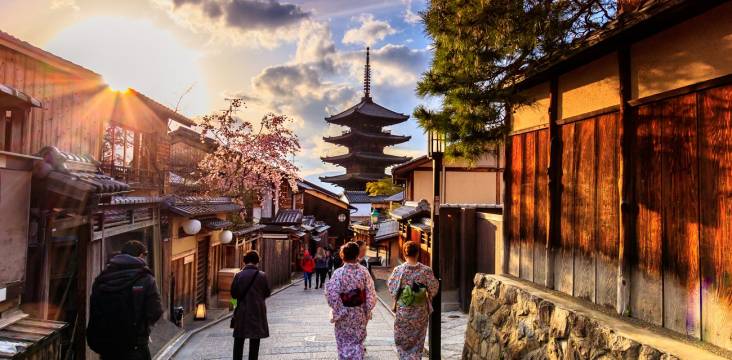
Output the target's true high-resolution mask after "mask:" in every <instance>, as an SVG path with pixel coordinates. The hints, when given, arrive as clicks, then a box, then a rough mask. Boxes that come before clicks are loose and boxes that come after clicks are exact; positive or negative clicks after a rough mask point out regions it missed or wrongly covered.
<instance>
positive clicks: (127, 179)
mask: <svg viewBox="0 0 732 360" xmlns="http://www.w3.org/2000/svg"><path fill="white" fill-rule="evenodd" d="M100 168H101V169H102V171H104V173H105V174H107V175H109V176H111V177H113V178H114V179H115V180H118V181H122V182H124V183H127V184H129V185H130V186H131V187H132V188H133V189H158V188H161V187H162V186H163V184H164V180H165V173H164V172H162V171H161V172H159V171H155V170H150V169H139V168H135V167H131V166H119V165H112V164H109V163H103V164H101V166H100Z"/></svg>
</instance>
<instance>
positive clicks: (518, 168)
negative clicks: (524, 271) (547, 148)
mask: <svg viewBox="0 0 732 360" xmlns="http://www.w3.org/2000/svg"><path fill="white" fill-rule="evenodd" d="M509 141H511V143H512V146H511V169H510V170H509V171H511V172H512V176H511V178H512V181H511V184H510V185H509V186H510V189H511V224H510V226H511V229H510V230H509V235H510V237H509V239H510V249H509V253H510V257H509V263H508V273H509V274H511V275H513V276H519V271H520V267H519V266H520V262H521V243H520V239H521V235H520V230H521V227H522V226H523V225H522V224H521V217H520V214H521V179H522V172H523V171H522V170H523V161H522V160H523V152H524V151H523V144H524V137H523V136H513V137H511V139H510V140H509Z"/></svg>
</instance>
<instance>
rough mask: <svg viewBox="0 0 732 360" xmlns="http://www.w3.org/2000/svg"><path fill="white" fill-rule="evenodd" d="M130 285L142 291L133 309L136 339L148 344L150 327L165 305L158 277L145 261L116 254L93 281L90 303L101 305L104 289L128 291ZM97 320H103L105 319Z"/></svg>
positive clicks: (135, 290) (157, 318)
mask: <svg viewBox="0 0 732 360" xmlns="http://www.w3.org/2000/svg"><path fill="white" fill-rule="evenodd" d="M130 287H132V288H133V294H135V293H136V294H139V296H134V297H133V301H134V304H133V308H134V309H135V317H136V318H137V319H135V321H134V322H135V324H137V325H136V333H137V339H135V342H137V343H139V344H144V345H146V344H147V343H148V338H149V336H150V326H151V325H153V324H155V322H157V321H158V320H159V319H160V316H161V315H162V314H163V306H162V304H161V302H160V293H158V287H157V286H156V285H155V278H154V277H153V274H152V272H151V271H150V269H149V268H148V267H147V264H146V263H145V260H142V259H140V258H137V257H134V256H130V255H127V254H120V255H116V256H114V257H113V258H112V259H111V260H110V261H109V263H108V264H107V267H106V268H105V269H104V271H102V272H101V274H99V276H97V278H96V279H95V280H94V284H93V286H92V296H91V301H90V306H91V307H96V306H100V305H99V304H97V302H98V300H97V297H98V296H99V294H101V293H103V292H116V291H129V290H127V289H129V288H130ZM137 289H139V292H137V291H138V290H137ZM98 320H101V321H104V319H98Z"/></svg>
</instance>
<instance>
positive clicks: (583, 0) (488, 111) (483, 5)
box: [414, 0, 617, 159]
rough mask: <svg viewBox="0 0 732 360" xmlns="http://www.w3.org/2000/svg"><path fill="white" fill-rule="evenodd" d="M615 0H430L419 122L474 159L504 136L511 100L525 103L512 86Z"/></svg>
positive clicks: (598, 19)
mask: <svg viewBox="0 0 732 360" xmlns="http://www.w3.org/2000/svg"><path fill="white" fill-rule="evenodd" d="M616 4H617V0H558V1H552V0H525V1H518V0H432V2H431V4H430V6H429V7H428V8H427V10H425V12H423V13H422V18H423V21H424V24H425V27H426V31H427V33H428V34H429V35H430V36H431V37H432V40H433V47H434V57H433V60H432V64H431V67H430V69H429V70H428V71H427V72H425V73H424V74H423V76H422V79H421V80H420V81H419V83H418V85H417V93H418V95H420V96H422V97H425V96H439V97H441V98H442V107H441V109H439V110H434V109H428V108H426V107H425V106H419V107H417V109H415V111H414V116H415V117H416V118H417V119H418V121H419V123H420V126H422V127H423V128H424V129H425V130H428V131H432V130H435V131H438V132H441V133H443V134H445V135H446V138H447V141H448V147H447V154H448V156H462V157H465V158H467V159H475V158H477V157H478V156H479V155H480V154H481V153H482V152H483V151H484V149H485V148H486V146H488V145H489V144H492V143H495V142H497V141H500V140H501V139H503V137H504V135H505V134H506V132H507V131H508V129H507V128H506V126H505V119H506V109H507V106H511V105H520V104H525V103H526V102H527V100H526V99H523V98H522V97H521V96H520V95H519V94H517V93H516V92H515V91H514V90H513V88H514V85H515V84H517V82H518V81H520V80H521V79H522V78H525V77H526V75H527V74H530V73H531V71H532V70H535V69H537V68H540V67H541V65H542V64H544V63H546V62H548V61H550V60H551V59H553V58H554V57H556V56H557V55H559V54H561V53H563V52H565V51H567V50H568V49H571V47H572V46H573V44H576V42H577V41H578V40H582V39H584V38H586V37H587V36H588V34H590V33H592V32H593V31H595V30H597V29H600V28H601V27H602V26H603V25H604V24H606V23H607V22H608V21H609V20H611V19H612V18H613V17H614V16H615V14H616V9H617V5H616Z"/></svg>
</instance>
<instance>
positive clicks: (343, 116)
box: [325, 98, 409, 124]
mask: <svg viewBox="0 0 732 360" xmlns="http://www.w3.org/2000/svg"><path fill="white" fill-rule="evenodd" d="M356 114H360V115H364V116H368V117H371V118H376V119H383V120H385V121H386V122H388V123H390V124H398V123H400V122H402V121H405V120H407V119H408V118H409V115H404V114H400V113H398V112H396V111H392V110H389V109H387V108H385V107H383V106H381V105H379V104H377V103H375V102H373V101H372V100H371V98H363V99H362V100H361V102H359V103H358V104H356V105H353V106H351V107H350V108H348V109H346V110H344V111H343V112H341V113H339V114H336V115H333V116H329V117H327V118H325V121H327V122H331V123H341V122H343V121H348V119H349V118H351V117H353V116H354V115H356Z"/></svg>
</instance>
